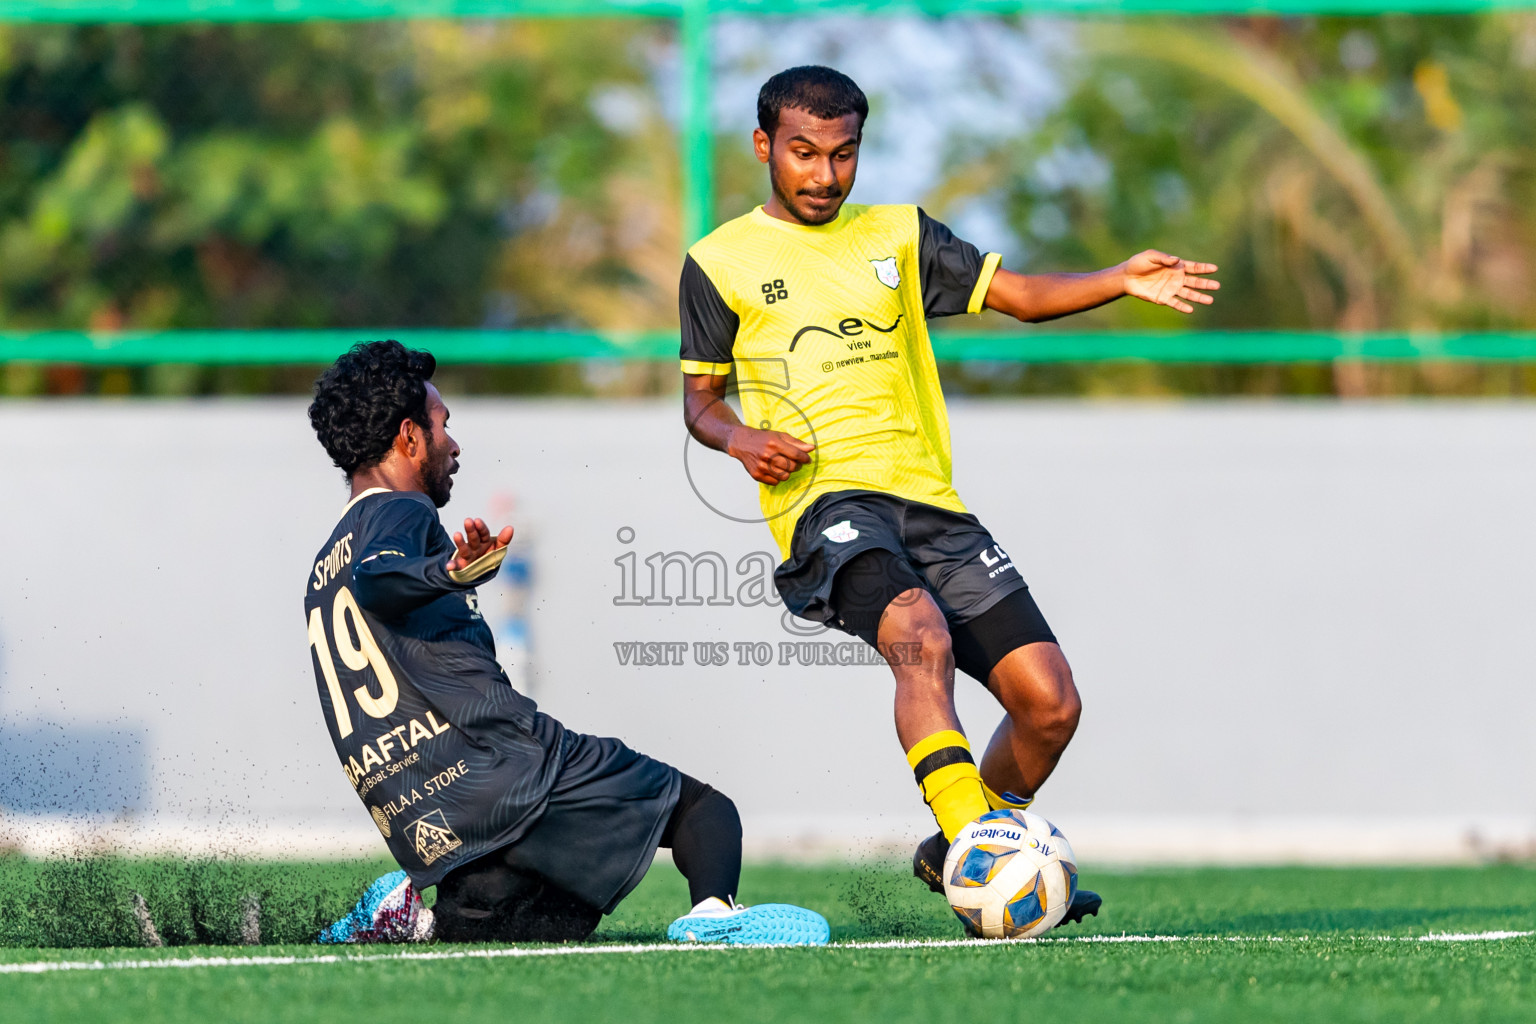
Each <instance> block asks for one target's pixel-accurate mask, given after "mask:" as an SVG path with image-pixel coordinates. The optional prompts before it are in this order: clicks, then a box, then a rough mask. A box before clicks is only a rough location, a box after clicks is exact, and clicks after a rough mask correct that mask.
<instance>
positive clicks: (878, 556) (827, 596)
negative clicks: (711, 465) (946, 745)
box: [774, 491, 1056, 683]
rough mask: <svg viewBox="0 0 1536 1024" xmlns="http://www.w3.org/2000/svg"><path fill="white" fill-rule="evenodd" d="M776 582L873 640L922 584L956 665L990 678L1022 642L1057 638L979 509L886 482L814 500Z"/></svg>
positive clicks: (785, 592)
mask: <svg viewBox="0 0 1536 1024" xmlns="http://www.w3.org/2000/svg"><path fill="white" fill-rule="evenodd" d="M774 582H775V584H776V585H777V586H778V590H779V593H780V594H781V595H782V596H783V598H784V603H785V604H786V605H787V606H788V608H789V610H790V611H792V612H794V613H795V614H796V615H798V616H800V617H801V618H803V619H809V620H811V621H815V622H824V623H826V624H827V625H829V626H834V627H836V628H838V629H841V630H843V631H845V632H848V633H852V634H854V635H855V636H858V637H860V638H862V639H863V640H865V641H867V642H868V643H870V644H874V643H875V635H876V632H877V630H878V627H879V622H880V615H881V613H882V612H884V610H885V608H886V606H887V605H889V604H890V602H891V601H892V600H893V599H894V598H896V596H897V595H899V594H902V593H905V592H906V591H907V590H910V589H912V588H917V587H920V588H922V589H924V590H926V591H927V592H928V593H929V594H931V595H932V597H933V599H934V602H935V603H936V604H937V605H938V607H939V609H940V610H941V611H942V612H943V613H944V618H945V620H946V621H947V622H948V623H949V629H950V637H951V642H952V646H953V648H954V653H955V666H956V668H958V669H960V670H961V671H962V672H965V673H966V674H967V675H970V676H972V677H974V678H976V679H978V680H979V681H981V682H983V683H985V682H986V681H987V676H988V675H989V674H990V673H991V671H992V668H993V667H994V666H995V665H996V664H997V663H998V662H999V661H1001V660H1002V659H1003V657H1004V656H1006V655H1007V654H1008V653H1009V652H1010V651H1012V650H1014V649H1015V648H1018V647H1023V646H1025V645H1026V644H1030V643H1038V642H1049V643H1055V642H1056V637H1055V635H1054V634H1053V633H1052V632H1051V628H1050V626H1049V625H1048V624H1047V623H1046V621H1045V617H1044V616H1043V615H1042V614H1041V613H1040V609H1039V608H1038V607H1037V606H1036V605H1035V601H1034V598H1033V597H1032V596H1030V593H1029V585H1028V584H1027V583H1025V582H1024V578H1023V577H1022V576H1021V575H1020V574H1019V570H1018V569H1017V568H1016V567H1015V566H1014V564H1013V559H1012V558H1010V557H1009V556H1008V553H1007V552H1006V551H1004V550H1003V548H1002V547H1001V546H1000V545H999V544H998V543H997V542H996V541H995V540H993V538H992V535H991V534H990V533H989V532H987V529H986V528H985V527H984V526H982V525H981V522H980V521H979V520H978V519H977V518H976V517H975V516H973V515H970V514H969V513H965V512H951V511H949V510H948V509H942V508H938V507H936V506H933V505H927V504H924V503H922V502H918V501H908V500H906V499H904V498H898V497H895V496H893V495H890V494H883V493H880V492H878V491H835V492H833V493H831V494H824V495H822V496H821V497H819V498H817V499H816V500H815V501H814V502H812V503H811V507H810V508H808V509H806V510H805V512H804V513H803V514H802V515H801V516H800V520H799V522H798V523H797V524H796V525H795V532H794V536H793V537H792V538H791V541H790V556H789V558H788V560H786V561H785V562H784V563H783V564H781V565H780V566H779V567H778V569H777V570H775V572H774Z"/></svg>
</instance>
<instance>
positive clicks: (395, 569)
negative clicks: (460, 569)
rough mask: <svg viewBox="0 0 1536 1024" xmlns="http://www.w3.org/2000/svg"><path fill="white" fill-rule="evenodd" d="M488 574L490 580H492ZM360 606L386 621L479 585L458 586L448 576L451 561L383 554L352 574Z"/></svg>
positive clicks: (462, 584) (470, 583)
mask: <svg viewBox="0 0 1536 1024" xmlns="http://www.w3.org/2000/svg"><path fill="white" fill-rule="evenodd" d="M489 575H493V574H488V575H487V577H486V578H487V579H488V578H489ZM352 579H353V588H354V589H355V590H356V592H357V593H356V596H357V603H358V604H360V605H362V606H363V607H364V608H366V609H367V610H368V611H370V612H372V613H373V614H375V615H377V616H379V617H380V618H385V619H395V618H399V617H400V616H402V615H409V614H410V613H411V612H413V611H415V610H416V609H417V608H420V607H421V606H422V605H425V604H430V603H431V602H433V601H436V600H437V599H438V598H440V597H442V596H443V595H444V594H449V593H454V592H457V591H461V590H468V589H470V588H471V587H473V586H474V585H475V584H476V583H480V582H483V580H475V581H473V582H468V583H458V582H455V581H454V580H453V578H452V577H450V576H449V575H448V569H447V559H446V558H438V557H435V556H426V557H417V558H411V557H408V556H404V555H395V554H380V555H377V556H374V557H371V558H365V559H364V560H363V561H362V562H361V563H360V564H359V565H358V566H357V568H356V569H355V570H353V574H352Z"/></svg>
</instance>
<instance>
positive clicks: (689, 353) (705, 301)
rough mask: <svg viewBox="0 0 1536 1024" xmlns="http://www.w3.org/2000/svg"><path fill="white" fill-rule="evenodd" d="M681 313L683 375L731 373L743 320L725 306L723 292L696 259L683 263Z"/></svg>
mask: <svg viewBox="0 0 1536 1024" xmlns="http://www.w3.org/2000/svg"><path fill="white" fill-rule="evenodd" d="M677 312H678V318H679V319H680V320H681V321H682V325H683V351H682V359H683V372H684V373H699V374H709V375H713V376H722V377H723V376H724V375H725V374H727V373H730V372H731V363H732V361H733V360H734V359H735V356H734V355H732V350H733V349H734V348H735V347H736V329H737V328H738V327H740V326H741V317H739V316H737V315H736V311H735V310H733V309H731V307H730V306H727V305H726V304H725V300H724V299H723V298H721V297H720V289H718V288H716V287H715V282H713V281H711V280H710V279H709V275H708V274H706V273H704V268H703V267H701V266H699V265H698V263H696V262H695V261H694V259H693V257H692V256H688V257H685V258H684V260H683V279H682V281H681V282H680V283H679V284H678V287H677Z"/></svg>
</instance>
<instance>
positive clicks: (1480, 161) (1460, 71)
mask: <svg viewBox="0 0 1536 1024" xmlns="http://www.w3.org/2000/svg"><path fill="white" fill-rule="evenodd" d="M1080 43H1081V46H1082V49H1083V52H1084V53H1085V54H1086V55H1087V57H1088V60H1086V61H1085V62H1084V63H1083V64H1082V65H1080V66H1079V67H1077V68H1075V69H1074V70H1073V71H1072V73H1071V77H1072V79H1073V82H1072V86H1071V89H1070V92H1069V94H1068V98H1067V100H1066V102H1065V103H1063V104H1062V105H1061V106H1060V108H1059V109H1057V110H1055V111H1054V112H1053V113H1052V114H1051V116H1050V117H1049V119H1048V120H1047V123H1046V125H1045V126H1044V128H1043V129H1042V130H1041V131H1039V132H1037V133H1034V134H1033V135H1031V136H1030V137H1029V138H1026V139H1019V140H1016V141H1015V142H1013V143H1012V144H1010V145H1007V146H1003V147H995V148H993V149H992V150H991V151H990V152H985V153H980V154H977V153H974V152H973V153H970V154H967V157H966V159H965V160H964V161H963V163H964V164H965V166H966V174H967V175H968V178H969V180H970V181H972V182H978V184H973V185H972V186H971V187H972V188H973V189H976V188H985V189H988V190H990V191H991V192H992V194H993V195H996V196H1000V197H1001V201H1002V202H1003V203H1004V204H1005V207H1006V210H1007V216H1008V219H1009V222H1010V223H1011V225H1012V226H1013V227H1014V229H1015V231H1016V232H1017V234H1018V237H1019V238H1020V239H1021V240H1023V242H1024V245H1025V247H1026V248H1027V250H1028V253H1029V260H1030V262H1031V263H1032V264H1035V265H1038V266H1040V267H1049V266H1060V265H1066V266H1073V267H1077V266H1085V265H1087V266H1096V265H1103V264H1106V263H1113V262H1115V261H1118V260H1119V259H1122V258H1124V256H1125V255H1126V254H1127V253H1129V252H1132V251H1136V250H1138V249H1140V248H1143V247H1144V244H1145V242H1146V240H1148V239H1156V240H1157V245H1158V246H1159V247H1161V248H1164V249H1167V250H1168V251H1172V252H1177V253H1179V254H1181V255H1189V256H1192V257H1195V258H1199V259H1208V260H1212V261H1214V262H1217V263H1219V264H1220V265H1221V275H1220V276H1221V279H1222V286H1223V288H1224V289H1226V291H1225V292H1224V294H1223V296H1222V301H1220V302H1218V303H1217V304H1216V305H1215V306H1214V307H1213V308H1212V309H1211V310H1209V311H1203V312H1202V314H1201V316H1200V326H1202V327H1208V328H1216V327H1245V328H1287V327H1305V328H1315V329H1330V328H1333V329H1340V330H1373V329H1380V328H1388V327H1390V328H1399V329H1401V328H1408V329H1429V330H1436V329H1441V330H1498V329H1505V328H1517V327H1524V326H1528V325H1529V324H1531V323H1532V322H1533V321H1536V216H1533V213H1532V211H1533V210H1536V105H1533V104H1532V103H1531V102H1530V97H1531V96H1533V95H1536V15H1532V14H1530V13H1519V14H1499V15H1488V16H1479V17H1406V16H1384V17H1375V18H1298V19H1276V18H1254V19H1231V20H1184V21H1177V22H1175V21H1153V20H1145V21H1128V22H1119V23H1110V24H1087V25H1084V27H1083V29H1082V33H1081V37H1080ZM978 165H979V166H982V167H985V168H986V174H985V175H984V176H983V177H981V178H979V179H978V176H977V173H976V170H975V167H976V166H978ZM1159 318H1160V312H1159V311H1157V310H1155V309H1154V308H1153V307H1149V306H1146V305H1144V304H1140V303H1117V304H1115V305H1114V306H1111V307H1107V308H1106V309H1104V310H1102V311H1099V312H1097V313H1095V314H1093V316H1092V320H1093V321H1094V322H1096V323H1097V324H1098V325H1100V326H1104V327H1106V328H1108V327H1144V326H1148V325H1151V324H1152V323H1153V322H1154V321H1156V320H1158V319H1159ZM1074 326H1076V327H1077V328H1078V329H1082V328H1083V327H1085V326H1087V322H1086V321H1080V322H1079V323H1077V324H1075V325H1074Z"/></svg>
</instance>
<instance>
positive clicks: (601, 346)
mask: <svg viewBox="0 0 1536 1024" xmlns="http://www.w3.org/2000/svg"><path fill="white" fill-rule="evenodd" d="M376 338H395V339H397V340H399V341H401V342H404V343H405V344H408V345H411V346H413V347H417V348H425V349H429V350H430V351H431V352H432V353H433V355H435V356H436V357H437V358H438V361H440V362H443V363H544V362H557V361H560V360H565V359H646V360H672V359H676V358H677V335H676V334H675V333H673V332H671V331H641V332H601V331H484V330H432V329H428V330H422V329H409V330H394V331H389V330H355V331H349V330H324V331H281V330H267V331H165V332H159V333H157V332H152V331H123V332H115V333H110V334H88V333H81V332H73V331H42V332H36V333H33V332H19V331H12V332H0V362H46V363H82V364H92V365H100V366H145V365H150V364H155V363H198V364H203V365H237V364H239V365H281V364H294V363H328V362H330V361H331V360H332V359H335V358H336V357H337V356H338V355H340V354H341V353H342V352H344V351H346V349H347V347H348V346H350V345H352V344H354V343H355V342H358V341H366V340H371V339H376ZM933 349H934V354H935V355H936V356H937V357H938V358H939V359H941V360H955V361H962V362H971V361H983V360H992V361H1003V362H1030V363H1059V362H1097V361H1105V360H1133V359H1136V360H1151V361H1157V362H1170V363H1283V362H1327V361H1332V360H1336V359H1355V360H1368V361H1394V360H1467V361H1524V360H1532V359H1536V331H1533V332H1527V333H1518V334H1391V333H1372V334H1321V333H1314V332H1307V331H1179V332H1172V331H1170V332H1145V333H1137V332H1133V333H1124V334H1121V333H1116V334H1109V333H1094V332H1066V331H1032V332H1030V333H1027V334H1026V333H1020V332H1010V333H1006V334H1004V333H991V332H987V333H968V332H965V333H963V332H959V331H954V332H946V333H935V334H934V336H933Z"/></svg>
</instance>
